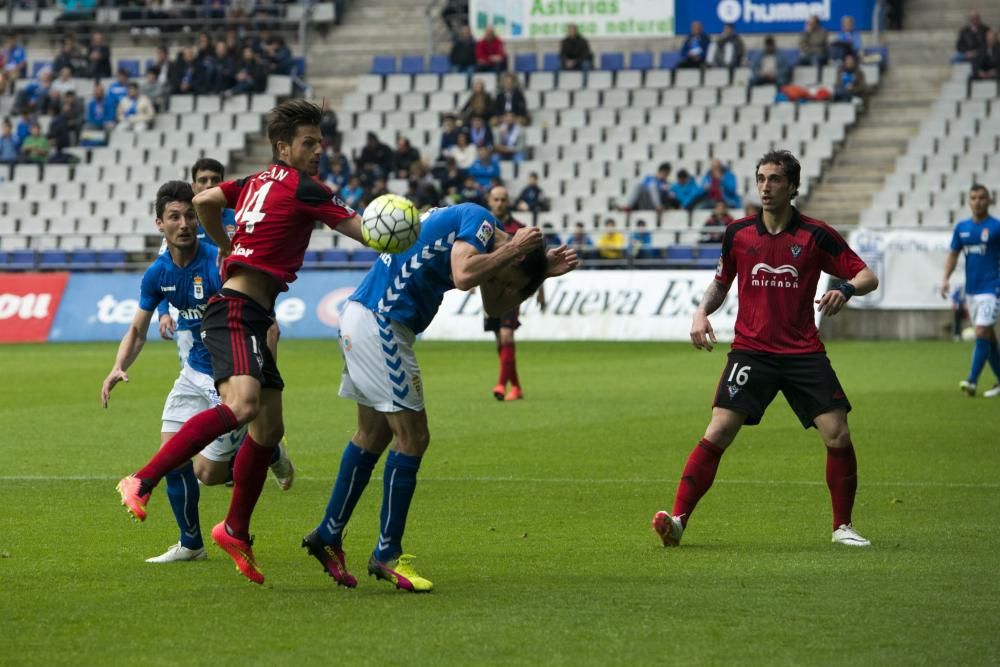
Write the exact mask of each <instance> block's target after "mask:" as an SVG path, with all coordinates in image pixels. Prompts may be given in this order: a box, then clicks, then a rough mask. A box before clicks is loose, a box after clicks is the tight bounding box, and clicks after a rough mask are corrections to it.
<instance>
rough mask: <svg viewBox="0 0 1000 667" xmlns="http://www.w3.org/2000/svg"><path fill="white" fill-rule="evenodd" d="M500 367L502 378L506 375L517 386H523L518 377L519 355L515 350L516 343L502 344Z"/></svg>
mask: <svg viewBox="0 0 1000 667" xmlns="http://www.w3.org/2000/svg"><path fill="white" fill-rule="evenodd" d="M500 369H501V370H500V377H501V378H504V377H506V379H507V380H509V381H510V383H511V384H512V385H513V386H515V387H520V386H521V383H520V381H519V380H518V379H517V355H516V353H515V351H514V343H511V344H509V345H501V346H500ZM501 381H503V380H501Z"/></svg>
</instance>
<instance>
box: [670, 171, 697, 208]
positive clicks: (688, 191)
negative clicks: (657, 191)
mask: <svg viewBox="0 0 1000 667" xmlns="http://www.w3.org/2000/svg"><path fill="white" fill-rule="evenodd" d="M670 194H672V195H673V196H674V199H676V200H677V203H679V204H680V207H681V208H683V209H685V210H688V211H690V210H691V209H693V208H694V207H696V206H697V205H698V203H699V202H700V201H701V200H702V198H703V197H704V196H705V191H704V190H702V189H701V187H700V186H699V185H698V184H697V183H695V181H694V179H693V178H691V174H689V173H688V171H687V169H679V170H678V171H677V181H676V182H675V183H674V184H673V185H671V186H670Z"/></svg>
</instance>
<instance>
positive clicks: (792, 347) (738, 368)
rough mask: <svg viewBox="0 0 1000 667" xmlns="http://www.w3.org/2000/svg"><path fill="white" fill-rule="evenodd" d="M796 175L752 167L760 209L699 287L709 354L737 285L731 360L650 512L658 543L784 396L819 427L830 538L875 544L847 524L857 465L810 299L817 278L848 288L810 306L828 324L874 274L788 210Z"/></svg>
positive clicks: (843, 402)
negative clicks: (664, 498)
mask: <svg viewBox="0 0 1000 667" xmlns="http://www.w3.org/2000/svg"><path fill="white" fill-rule="evenodd" d="M799 173H800V167H799V162H798V160H796V159H795V157H794V156H793V155H792V154H791V153H789V152H787V151H775V152H770V153H767V154H766V155H764V156H763V157H762V158H761V160H760V161H759V162H758V163H757V191H758V193H759V194H760V198H761V203H762V212H761V213H760V214H759V216H754V217H750V218H744V219H742V220H737V221H735V222H732V223H730V224H729V225H728V226H727V227H726V232H725V236H724V238H723V242H722V257H721V258H720V260H719V268H718V271H717V272H716V275H715V280H713V281H712V283H711V284H710V285H709V286H708V289H706V290H705V295H704V297H703V298H702V300H701V304H700V305H699V306H698V308H697V310H696V311H695V314H694V318H693V322H692V324H691V342H692V343H694V346H695V347H696V348H698V349H706V350H709V351H711V349H712V346H713V344H714V343H715V342H716V339H715V333H714V332H713V330H712V325H711V323H710V322H709V320H708V316H709V315H711V314H712V313H713V312H715V311H716V310H717V309H718V308H719V307H720V306H721V305H722V303H723V301H725V299H726V294H727V293H728V292H729V287H730V286H731V285H732V282H733V280H737V291H738V295H739V312H738V313H737V315H736V336H735V338H734V340H733V345H732V349H731V351H730V352H729V360H728V362H727V364H726V367H725V370H724V371H723V372H722V377H721V378H720V380H719V385H718V388H717V389H716V392H715V402H714V404H713V408H712V419H711V421H710V422H709V424H708V429H707V430H706V431H705V436H704V437H703V438H702V439H701V441H700V442H699V443H698V444H697V446H696V447H695V448H694V450H693V451H692V452H691V454H690V456H688V460H687V465H685V467H684V472H683V474H682V475H681V480H680V484H679V485H678V487H677V495H676V496H675V498H674V506H673V511H672V512H670V513H667V512H657V513H656V515H655V516H654V517H653V530H655V531H656V533H657V534H658V535H659V536H660V539H661V540H662V542H663V544H664V546H677V545H678V544H680V541H681V536H682V535H683V533H684V530H685V528H686V527H687V525H688V520H689V519H690V518H691V513H692V512H694V508H695V506H697V504H698V501H699V500H701V498H702V496H704V495H705V493H706V492H707V491H708V490H709V488H710V487H711V486H712V481H713V480H714V479H715V473H716V470H717V469H718V467H719V461H720V459H721V458H722V454H723V453H724V452H725V451H726V448H728V447H729V445H730V444H732V442H733V440H734V439H735V438H736V434H737V433H738V432H739V430H740V427H742V426H743V425H744V424H746V425H748V426H752V425H754V424H758V423H760V420H761V417H763V416H764V411H765V410H766V409H767V406H768V405H769V404H770V403H771V401H772V400H773V399H774V397H775V395H777V393H778V392H779V391H781V392H782V393H783V394H784V395H785V399H786V400H787V401H788V403H789V405H790V406H791V408H792V410H793V411H794V412H795V414H796V416H797V417H798V418H799V421H801V422H802V426H804V427H805V428H810V427H813V426H815V427H816V429H817V430H818V431H819V434H820V436H821V437H822V438H823V442H824V444H825V445H826V454H827V455H826V483H827V487H828V488H829V489H830V497H831V500H832V503H833V541H834V542H836V543H839V544H846V545H851V546H859V547H864V546H868V545H869V544H870V542H869V541H868V540H866V539H865V538H863V537H862V536H861V535H859V534H858V533H857V532H856V531H855V530H854V528H853V526H852V524H851V510H852V508H853V507H854V496H855V493H856V491H857V485H858V474H857V459H856V458H855V455H854V445H853V444H852V443H851V433H850V431H849V430H848V427H847V413H848V412H849V411H850V410H851V404H850V402H848V400H847V396H846V395H845V394H844V390H843V388H842V387H841V386H840V382H839V380H837V375H836V374H835V373H834V371H833V367H832V366H831V365H830V360H829V359H828V358H827V356H826V352H825V350H824V347H823V343H822V342H820V340H819V332H818V331H817V329H816V324H815V320H814V313H813V299H814V297H815V294H816V285H817V283H818V281H819V277H820V272H822V271H825V272H827V273H829V274H831V275H833V276H837V277H838V278H841V279H844V280H846V282H844V283H843V284H842V285H840V286H839V287H838V288H836V289H832V290H829V291H828V292H826V293H825V294H824V295H823V296H822V297H821V298H820V299H818V300H817V301H816V302H815V303H816V304H818V306H817V307H818V310H819V311H820V312H821V313H822V314H824V315H827V316H833V315H836V314H837V313H838V312H840V310H841V308H843V307H844V304H845V303H847V300H848V299H850V298H851V297H852V296H853V295H855V294H859V295H861V294H867V293H869V292H871V291H872V290H874V289H875V288H876V287H878V278H876V276H875V274H874V273H873V272H872V271H871V270H870V269H869V268H868V267H867V266H866V265H865V263H864V262H863V261H861V259H860V258H859V257H858V256H857V255H856V254H855V253H854V251H853V250H851V249H850V248H849V247H848V245H847V244H846V243H845V242H844V239H843V238H842V237H841V236H840V234H838V233H837V232H836V231H834V230H833V229H832V228H831V227H829V226H828V225H827V224H826V223H824V222H821V221H819V220H815V219H812V218H808V217H806V216H804V215H802V214H801V213H799V211H798V210H797V209H796V208H795V207H793V206H792V199H793V198H794V197H795V196H796V195H797V194H798V192H797V191H798V187H799Z"/></svg>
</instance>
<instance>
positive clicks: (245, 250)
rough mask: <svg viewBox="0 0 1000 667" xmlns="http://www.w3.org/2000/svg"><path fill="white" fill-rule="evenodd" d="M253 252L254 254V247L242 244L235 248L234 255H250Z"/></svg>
mask: <svg viewBox="0 0 1000 667" xmlns="http://www.w3.org/2000/svg"><path fill="white" fill-rule="evenodd" d="M252 254H253V248H244V247H243V246H241V245H238V246H236V247H235V248H233V255H235V256H236V257H249V256H250V255H252Z"/></svg>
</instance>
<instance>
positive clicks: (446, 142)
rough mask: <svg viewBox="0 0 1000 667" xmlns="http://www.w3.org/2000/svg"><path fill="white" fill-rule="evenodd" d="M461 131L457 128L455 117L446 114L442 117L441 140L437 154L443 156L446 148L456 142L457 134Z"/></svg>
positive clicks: (446, 150) (446, 151)
mask: <svg viewBox="0 0 1000 667" xmlns="http://www.w3.org/2000/svg"><path fill="white" fill-rule="evenodd" d="M461 133H462V131H461V130H460V129H459V128H458V124H457V123H456V122H455V117H454V116H452V115H451V114H448V115H447V116H445V117H444V124H443V126H442V127H441V142H440V144H439V148H438V155H440V156H444V155H446V154H447V153H448V149H449V148H451V147H452V146H454V145H455V144H457V143H458V135H459V134H461Z"/></svg>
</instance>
